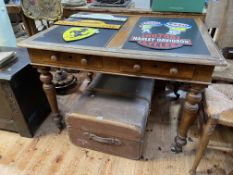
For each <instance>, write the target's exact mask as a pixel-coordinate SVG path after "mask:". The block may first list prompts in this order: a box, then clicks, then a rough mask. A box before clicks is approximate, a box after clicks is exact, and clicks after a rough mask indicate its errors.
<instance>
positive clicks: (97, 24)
mask: <svg viewBox="0 0 233 175" xmlns="http://www.w3.org/2000/svg"><path fill="white" fill-rule="evenodd" d="M54 24H56V25H65V26H79V27H94V28H103V29H120V28H121V25H117V24H107V23H105V22H104V21H99V20H78V21H63V20H59V21H57V22H55V23H54Z"/></svg>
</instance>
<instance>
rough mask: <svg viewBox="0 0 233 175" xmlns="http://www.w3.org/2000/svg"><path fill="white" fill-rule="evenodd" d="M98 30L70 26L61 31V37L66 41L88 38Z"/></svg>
mask: <svg viewBox="0 0 233 175" xmlns="http://www.w3.org/2000/svg"><path fill="white" fill-rule="evenodd" d="M98 32H99V31H98V30H97V29H92V28H83V27H72V28H70V29H68V30H66V31H65V32H64V33H63V39H64V40H65V41H67V42H68V41H76V40H81V39H84V38H88V37H90V36H92V35H94V34H95V33H98Z"/></svg>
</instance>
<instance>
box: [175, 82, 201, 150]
mask: <svg viewBox="0 0 233 175" xmlns="http://www.w3.org/2000/svg"><path fill="white" fill-rule="evenodd" d="M203 89H204V87H203V86H201V85H192V86H191V87H190V88H189V91H188V93H187V95H186V100H185V103H184V107H183V111H182V116H181V121H180V125H179V127H178V135H177V136H176V137H175V145H174V146H173V147H172V149H171V151H172V152H175V153H179V152H182V147H183V146H184V145H186V143H187V140H186V137H187V132H188V130H189V128H190V127H191V126H192V124H193V123H194V121H195V120H196V118H197V113H198V110H199V103H200V102H201V99H202V90H203Z"/></svg>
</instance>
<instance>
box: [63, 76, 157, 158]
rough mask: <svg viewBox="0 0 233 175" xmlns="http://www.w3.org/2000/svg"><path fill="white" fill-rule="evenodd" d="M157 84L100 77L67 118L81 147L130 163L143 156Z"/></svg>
mask: <svg viewBox="0 0 233 175" xmlns="http://www.w3.org/2000/svg"><path fill="white" fill-rule="evenodd" d="M153 86H154V81H153V80H150V79H141V78H132V77H131V78H130V77H123V76H113V75H104V74H98V75H97V76H96V77H95V79H94V80H93V82H92V83H91V84H90V86H89V87H88V88H87V90H86V91H85V92H84V94H83V95H82V96H81V97H80V98H79V99H78V101H77V103H75V105H74V108H73V110H72V112H71V113H69V114H67V117H66V124H67V127H68V133H69V137H70V140H71V141H72V142H73V143H74V144H75V145H78V146H81V147H85V148H89V149H93V150H97V151H101V152H106V153H110V154H114V155H118V156H123V157H127V158H130V159H139V158H140V156H141V153H142V147H143V139H144V131H145V127H146V122H147V117H148V114H149V112H150V103H151V97H152V92H153Z"/></svg>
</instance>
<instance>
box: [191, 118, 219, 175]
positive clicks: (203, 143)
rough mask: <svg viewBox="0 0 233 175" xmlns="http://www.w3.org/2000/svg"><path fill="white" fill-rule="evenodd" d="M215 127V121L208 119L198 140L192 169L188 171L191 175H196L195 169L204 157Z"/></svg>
mask: <svg viewBox="0 0 233 175" xmlns="http://www.w3.org/2000/svg"><path fill="white" fill-rule="evenodd" d="M216 125H217V120H216V119H212V118H209V119H208V122H207V124H206V126H205V128H204V130H203V133H202V135H201V138H200V142H199V145H198V148H197V151H196V155H195V160H194V163H193V166H192V169H191V170H190V174H191V175H195V174H196V169H197V167H198V165H199V163H200V161H201V158H202V156H203V155H204V152H205V150H206V148H207V145H208V143H209V140H210V136H211V135H212V134H213V132H214V129H215V127H216Z"/></svg>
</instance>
